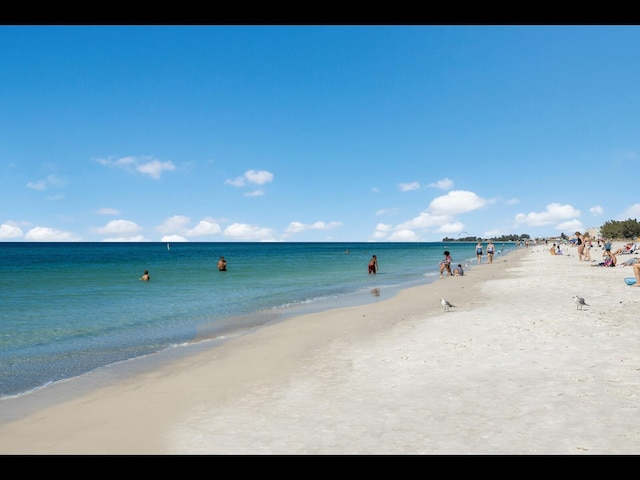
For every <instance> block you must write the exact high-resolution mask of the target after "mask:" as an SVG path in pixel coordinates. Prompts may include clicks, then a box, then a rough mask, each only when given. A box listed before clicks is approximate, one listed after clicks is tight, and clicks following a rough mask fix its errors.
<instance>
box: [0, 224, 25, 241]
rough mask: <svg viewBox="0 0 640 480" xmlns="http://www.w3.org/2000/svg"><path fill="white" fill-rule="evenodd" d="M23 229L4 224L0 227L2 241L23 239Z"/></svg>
mask: <svg viewBox="0 0 640 480" xmlns="http://www.w3.org/2000/svg"><path fill="white" fill-rule="evenodd" d="M22 235H23V233H22V229H21V228H20V227H16V226H14V225H9V224H7V223H3V224H2V225H0V240H6V239H7V238H20V237H22Z"/></svg>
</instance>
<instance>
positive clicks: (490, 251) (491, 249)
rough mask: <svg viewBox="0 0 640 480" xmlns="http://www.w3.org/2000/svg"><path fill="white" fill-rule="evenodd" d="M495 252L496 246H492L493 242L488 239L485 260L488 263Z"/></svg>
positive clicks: (491, 260) (491, 261)
mask: <svg viewBox="0 0 640 480" xmlns="http://www.w3.org/2000/svg"><path fill="white" fill-rule="evenodd" d="M494 253H496V247H494V246H493V242H492V241H491V240H489V243H488V244H487V260H489V263H493V254H494Z"/></svg>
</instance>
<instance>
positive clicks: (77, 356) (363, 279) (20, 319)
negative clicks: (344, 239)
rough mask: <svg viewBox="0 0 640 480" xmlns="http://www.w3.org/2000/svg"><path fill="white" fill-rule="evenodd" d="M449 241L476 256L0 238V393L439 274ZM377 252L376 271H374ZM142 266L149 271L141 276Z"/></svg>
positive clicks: (397, 249)
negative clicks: (223, 265) (221, 263)
mask: <svg viewBox="0 0 640 480" xmlns="http://www.w3.org/2000/svg"><path fill="white" fill-rule="evenodd" d="M496 247H497V249H498V251H500V250H504V252H503V253H502V254H506V253H508V251H509V250H513V249H515V248H516V245H515V244H513V243H506V244H501V243H498V244H496ZM445 249H447V250H449V251H450V252H451V255H452V257H453V261H454V263H455V264H457V263H462V264H463V265H464V264H465V263H469V268H473V265H474V264H476V258H475V242H472V243H466V242H465V243H461V242H455V243H440V242H436V243H237V242H233V243H209V242H207V243H204V242H203V243H193V242H185V243H172V244H171V245H167V244H165V243H77V242H74V243H61V242H55V243H40V242H37V243H22V242H5V243H0V399H2V398H10V397H15V396H18V395H22V394H24V393H27V392H30V391H33V390H37V389H40V388H42V387H46V386H47V385H50V384H52V383H55V382H59V381H61V380H66V379H69V378H72V377H76V376H79V375H82V374H84V373H87V372H90V371H93V370H96V369H99V368H100V367H104V366H106V365H111V364H114V363H116V362H122V361H125V360H130V359H134V358H138V357H144V356H147V355H150V354H153V353H156V352H160V351H163V350H166V349H170V348H179V347H181V346H186V345H191V344H194V343H198V342H204V341H208V340H211V339H216V338H217V339H219V338H221V337H228V336H231V335H235V334H240V333H242V332H245V331H247V329H251V328H254V327H258V326H260V325H264V324H266V323H269V322H272V321H276V320H278V319H281V318H283V317H285V316H287V315H292V314H298V313H305V312H309V311H319V310H323V309H327V308H332V307H337V306H347V305H356V304H362V303H369V302H374V301H378V300H380V299H384V298H389V297H390V296H392V295H393V294H394V293H395V292H396V291H397V290H398V289H400V288H406V287H409V286H414V285H418V284H424V283H429V282H431V281H433V280H435V279H436V278H439V271H438V263H439V261H440V260H441V259H442V257H443V255H442V252H443V251H444V250H445ZM374 254H375V255H377V257H378V263H379V273H378V274H377V275H369V274H368V273H367V264H368V261H369V259H370V258H371V256H372V255H374ZM221 255H223V256H224V257H225V258H226V259H227V262H228V267H227V268H228V271H226V272H219V271H218V270H217V268H216V263H217V261H218V258H219V257H220V256H221ZM484 261H486V260H485V259H483V262H484ZM144 270H149V273H150V275H151V281H149V282H142V281H140V280H139V278H140V276H141V275H142V273H143V272H144ZM374 293H375V294H374Z"/></svg>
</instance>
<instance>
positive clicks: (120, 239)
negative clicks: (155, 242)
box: [102, 235, 149, 242]
mask: <svg viewBox="0 0 640 480" xmlns="http://www.w3.org/2000/svg"><path fill="white" fill-rule="evenodd" d="M102 241H103V242H148V241H149V240H148V239H147V238H145V237H144V236H142V235H135V236H133V237H110V238H105V239H104V240H102Z"/></svg>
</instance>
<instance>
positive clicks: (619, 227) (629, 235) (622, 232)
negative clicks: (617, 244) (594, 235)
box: [600, 218, 640, 240]
mask: <svg viewBox="0 0 640 480" xmlns="http://www.w3.org/2000/svg"><path fill="white" fill-rule="evenodd" d="M600 235H602V236H603V237H604V238H618V239H625V240H633V239H635V238H638V237H640V223H638V220H636V219H635V218H634V219H633V220H632V219H630V218H628V219H627V220H609V221H607V222H604V224H603V225H602V226H601V227H600Z"/></svg>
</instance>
